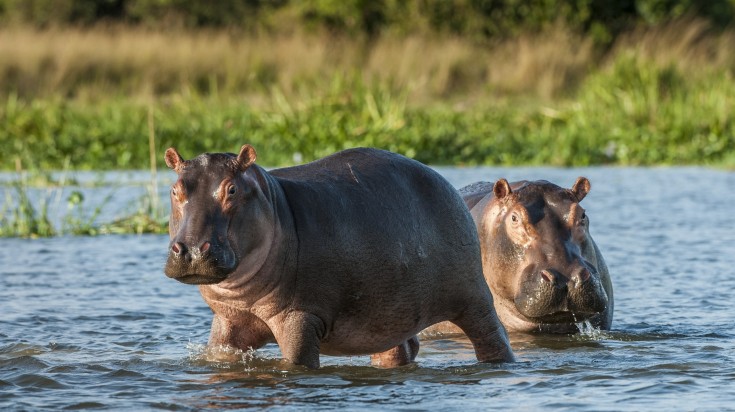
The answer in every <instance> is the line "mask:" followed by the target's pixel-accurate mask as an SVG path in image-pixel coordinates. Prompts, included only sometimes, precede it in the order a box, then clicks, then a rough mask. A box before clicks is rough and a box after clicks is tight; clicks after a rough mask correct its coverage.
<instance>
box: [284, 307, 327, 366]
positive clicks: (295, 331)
mask: <svg viewBox="0 0 735 412" xmlns="http://www.w3.org/2000/svg"><path fill="white" fill-rule="evenodd" d="M325 329H326V328H325V326H324V323H323V322H322V321H321V319H319V318H318V317H317V316H315V315H312V314H308V313H303V312H292V313H290V314H289V315H288V316H287V317H286V320H285V321H284V322H283V327H282V329H281V331H280V333H279V334H278V335H277V336H276V340H277V341H278V346H279V347H280V348H281V354H283V357H284V358H285V359H286V360H287V361H289V362H291V363H293V364H295V365H304V366H306V367H307V368H311V369H317V368H319V350H320V343H321V340H322V337H323V336H324V331H325Z"/></svg>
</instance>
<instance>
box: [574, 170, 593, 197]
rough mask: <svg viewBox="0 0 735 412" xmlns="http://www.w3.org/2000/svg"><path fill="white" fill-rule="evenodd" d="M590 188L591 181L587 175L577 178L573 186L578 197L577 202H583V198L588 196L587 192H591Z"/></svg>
mask: <svg viewBox="0 0 735 412" xmlns="http://www.w3.org/2000/svg"><path fill="white" fill-rule="evenodd" d="M590 188H591V186H590V181H589V180H587V178H586V177H584V176H580V177H578V178H577V181H576V182H574V186H572V192H573V193H574V196H575V197H576V198H577V202H581V201H582V199H584V197H585V196H587V193H589V192H590Z"/></svg>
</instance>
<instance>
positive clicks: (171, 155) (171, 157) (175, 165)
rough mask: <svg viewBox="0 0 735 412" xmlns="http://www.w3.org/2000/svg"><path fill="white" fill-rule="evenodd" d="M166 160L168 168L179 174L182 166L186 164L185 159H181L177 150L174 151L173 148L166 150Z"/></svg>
mask: <svg viewBox="0 0 735 412" xmlns="http://www.w3.org/2000/svg"><path fill="white" fill-rule="evenodd" d="M164 158H165V159H166V166H168V167H170V168H171V169H174V170H175V171H177V172H178V170H179V167H180V166H181V164H182V163H184V158H183V157H181V155H180V154H179V152H177V151H176V149H174V148H173V147H169V148H168V149H167V150H166V155H165V156H164Z"/></svg>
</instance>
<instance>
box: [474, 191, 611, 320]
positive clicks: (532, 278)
mask: <svg viewBox="0 0 735 412" xmlns="http://www.w3.org/2000/svg"><path fill="white" fill-rule="evenodd" d="M589 191H590V183H589V180H587V179H586V178H584V177H580V178H579V179H577V181H576V182H575V184H574V185H573V186H572V188H571V189H564V188H562V187H559V186H557V185H555V184H552V183H549V182H547V181H533V182H529V181H520V182H515V183H512V184H510V183H508V181H506V180H505V179H500V180H498V181H497V182H495V183H489V182H478V183H475V184H472V185H469V186H466V187H464V188H462V189H460V194H461V195H462V198H463V200H464V201H465V203H466V205H467V207H468V208H469V209H470V212H471V214H472V218H473V220H474V221H475V224H476V226H477V230H478V235H479V238H480V245H481V248H482V256H483V271H484V275H485V279H486V281H487V283H488V285H489V287H490V290H491V291H492V293H493V297H494V299H495V301H494V302H495V308H496V311H497V314H498V316H499V318H500V320H501V322H502V323H503V325H504V326H505V328H506V330H508V331H509V332H549V333H575V332H577V331H578V328H577V326H576V324H577V323H579V322H584V321H588V322H590V323H591V324H592V326H594V327H596V328H600V329H603V330H608V329H610V326H611V324H612V318H613V307H614V302H613V288H612V282H611V280H610V275H609V273H608V268H607V265H606V264H605V260H604V259H603V257H602V254H601V253H600V250H599V249H598V247H597V245H596V244H595V242H594V240H593V239H592V236H590V233H589V224H590V223H589V217H588V216H587V213H586V211H585V210H584V208H582V206H580V202H581V201H582V199H584V198H585V196H587V194H588V193H589Z"/></svg>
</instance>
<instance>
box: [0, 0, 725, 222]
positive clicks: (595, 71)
mask: <svg viewBox="0 0 735 412" xmlns="http://www.w3.org/2000/svg"><path fill="white" fill-rule="evenodd" d="M200 3H201V4H205V3H206V4H210V2H203V3H202V2H198V1H195V2H180V1H177V0H175V1H165V2H164V1H158V0H146V1H136V2H129V1H126V0H114V1H109V2H85V1H81V0H62V1H59V2H55V3H54V7H56V9H54V10H51V9H47V8H44V7H41V6H42V5H43V4H45V3H44V2H41V1H29V2H19V1H15V0H0V22H2V23H4V25H3V26H1V27H2V28H0V146H2V147H3V150H2V151H0V168H2V169H4V170H6V171H12V170H13V169H18V170H19V169H20V167H19V166H18V165H22V166H23V168H24V169H26V171H25V172H23V173H19V174H18V176H19V177H18V178H16V179H12V180H13V181H12V182H11V183H9V184H7V185H6V186H5V187H3V189H4V193H5V202H4V204H3V206H2V208H1V209H0V236H16V235H20V236H51V235H56V234H98V233H130V232H135V233H143V232H154V233H160V232H161V231H163V230H165V221H166V217H165V212H163V209H165V207H162V205H160V204H159V202H158V197H157V196H156V195H155V194H156V193H157V191H156V190H157V189H156V183H155V182H156V168H157V167H161V166H162V165H163V159H162V156H160V154H161V153H163V151H164V150H165V149H166V148H167V147H170V146H175V147H176V148H177V149H178V150H179V151H180V152H181V153H182V154H183V155H184V156H185V157H190V156H195V155H197V154H199V153H201V152H205V151H210V152H212V151H229V152H233V151H237V150H238V149H239V147H240V146H241V145H242V144H243V143H251V144H253V145H254V146H255V148H256V150H257V151H258V162H259V163H260V164H263V165H265V166H273V167H275V166H285V165H291V164H295V163H301V162H306V161H310V160H313V159H316V158H319V157H323V156H325V155H328V154H330V153H333V152H335V151H338V150H341V149H345V148H349V147H355V146H373V147H379V148H383V149H387V150H391V151H395V152H398V153H402V154H404V155H406V156H409V157H412V158H415V159H417V160H419V161H421V162H424V163H428V164H433V165H440V164H444V165H447V164H451V165H554V166H585V165H598V164H616V165H661V164H696V165H714V166H721V167H735V79H734V78H733V76H735V49H733V48H732V47H731V45H732V44H735V29H732V28H731V27H730V28H728V26H727V22H726V21H724V20H723V19H722V18H721V17H722V16H726V15H729V16H732V15H733V10H732V9H733V7H732V4H731V2H727V1H724V0H718V1H715V2H712V3H711V4H710V3H708V4H709V6H707V7H699V8H698V9H693V8H692V7H694V5H695V3H696V2H691V1H684V0H679V1H673V2H657V1H654V0H629V1H625V2H618V3H615V4H616V5H612V3H611V5H601V4H602V3H600V4H598V2H591V1H587V0H574V1H566V0H565V1H561V0H560V1H556V2H553V1H552V2H548V1H533V0H517V1H514V2H508V5H507V7H506V6H502V7H500V6H498V7H500V8H499V9H497V10H495V11H493V10H490V9H487V10H485V9H483V8H482V7H484V6H482V4H485V3H484V2H475V1H469V0H468V1H458V2H453V4H454V5H455V6H456V7H455V9H452V10H448V9H446V8H442V7H444V6H442V4H445V3H446V2H441V1H433V0H429V1H423V2H393V1H388V0H386V1H378V2H367V3H365V4H370V7H367V8H365V7H362V6H365V4H363V3H364V2H360V1H348V2H342V3H340V2H329V1H325V2H322V1H306V2H293V3H292V2H289V1H277V2H268V4H269V5H267V6H266V5H265V4H266V3H263V2H239V1H232V2H231V1H224V2H217V3H216V4H217V7H215V6H211V7H214V8H212V9H211V10H209V9H207V10H209V11H207V12H206V13H205V12H204V11H205V9H206V7H205V8H197V7H198V6H197V7H194V6H190V5H192V4H193V5H195V6H196V5H197V4H200ZM332 3H334V4H332ZM338 3H339V4H342V6H340V7H337V5H338ZM511 3H512V4H511ZM516 3H517V4H516ZM521 3H523V4H526V6H528V7H531V8H528V7H527V8H517V7H515V6H517V5H518V4H521ZM100 4H105V5H106V6H105V7H107V8H100V7H102V6H100ZM211 4H214V3H211ZM228 5H229V6H228ZM240 5H245V6H242V7H245V8H244V9H240V8H237V7H240ZM361 5H362V6H361ZM554 5H556V6H558V7H556V6H554ZM230 6H232V7H235V6H237V7H235V8H232V7H230ZM511 6H512V7H511ZM552 6H553V7H552ZM674 6H676V7H674ZM202 7H203V6H202ZM207 7H210V6H207ZM228 7H230V8H229V9H228ZM361 7H362V8H361ZM599 7H602V8H603V9H604V10H597V9H595V8H599ZM220 8H221V9H220ZM248 8H252V10H251V9H248ZM478 8H479V9H478ZM246 9H247V10H246ZM521 9H522V10H526V12H527V13H526V14H524V15H522V16H521V15H519V14H517V13H516V14H513V13H515V12H513V10H521ZM613 9H614V10H613ZM618 9H619V10H618ZM692 10H694V12H692ZM551 11H557V12H558V13H552V12H551ZM202 13H203V14H202ZM207 13H209V14H207ZM253 13H254V14H253ZM355 13H357V14H355ZM508 13H510V14H508ZM559 13H560V14H559ZM606 13H607V14H606ZM616 13H617V14H616ZM728 13H729V14H728ZM251 15H252V16H255V17H254V19H255V20H247V19H246V18H245V17H246V16H251ZM450 15H451V16H450ZM144 16H158V17H156V18H154V19H149V20H146V18H144ZM397 16H411V17H412V18H411V19H406V22H404V21H403V20H399V19H397ZM442 16H444V17H442ZM553 16H557V18H552V17H553ZM599 16H608V17H609V18H606V19H602V20H601V18H600V17H599ZM718 16H719V17H718ZM450 17H451V18H450ZM100 19H103V20H104V21H105V22H107V24H105V25H103V24H101V23H100V21H101V20H100ZM242 19H245V20H247V22H246V23H243V21H244V20H242ZM408 20H410V21H411V23H410V24H408V23H407V21H408ZM501 28H502V30H501V31H500V32H498V30H500V29H501ZM501 33H502V34H501ZM148 167H150V168H151V184H150V189H149V190H148V195H145V196H143V197H142V198H141V199H140V202H139V203H138V204H137V205H134V206H132V209H133V210H132V211H131V212H130V213H129V214H130V216H129V217H125V218H122V219H120V220H117V221H115V222H112V223H109V222H99V215H100V213H101V211H103V210H104V209H105V208H106V207H107V203H106V202H107V201H105V200H102V201H100V204H93V205H90V204H89V203H90V200H89V199H85V197H84V195H83V192H82V191H79V192H74V191H72V192H71V193H69V191H68V190H67V191H66V192H64V193H65V194H64V196H63V197H64V198H63V199H62V196H61V195H60V193H61V191H58V192H55V191H56V190H60V189H56V187H55V186H48V187H50V188H49V189H47V193H45V194H43V193H42V194H41V196H35V197H30V196H28V194H29V193H30V191H33V190H36V189H33V190H32V189H31V188H32V187H34V182H32V181H31V180H30V177H32V176H44V175H45V173H46V172H47V171H50V170H74V171H76V170H121V169H127V170H133V169H144V168H148ZM21 176H22V177H21ZM29 176H30V177H29ZM71 183H73V182H65V184H66V185H69V184H71ZM75 193H76V194H75ZM64 202H65V203H64ZM63 204H65V205H66V206H65V207H64V206H63ZM50 210H53V211H55V212H54V213H56V214H62V215H63V217H62V219H61V223H54V222H57V221H58V220H54V219H52V218H50V217H49V213H50Z"/></svg>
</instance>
